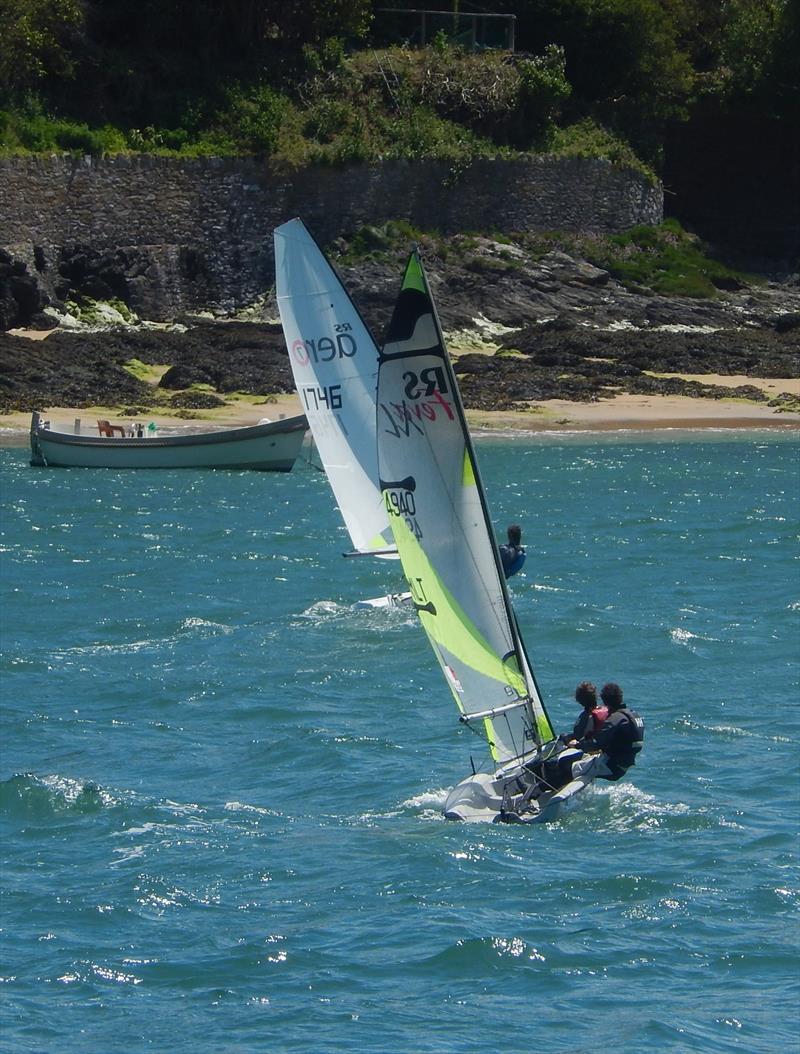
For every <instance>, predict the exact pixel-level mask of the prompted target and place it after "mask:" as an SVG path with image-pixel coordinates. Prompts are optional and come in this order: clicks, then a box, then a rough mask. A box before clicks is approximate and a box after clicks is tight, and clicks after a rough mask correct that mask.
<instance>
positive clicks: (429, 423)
mask: <svg viewBox="0 0 800 1054" xmlns="http://www.w3.org/2000/svg"><path fill="white" fill-rule="evenodd" d="M378 467H379V471H380V483H381V489H382V491H383V495H384V501H385V504H386V509H387V512H388V513H389V521H390V523H391V526H392V530H393V532H394V536H395V541H396V543H397V548H398V552H399V553H400V559H401V561H402V565H403V571H404V573H405V575H406V578H407V579H408V582H409V587H410V589H411V592H412V596H413V599H414V603H415V606H416V609H417V611H418V613H419V616H420V620H421V622H422V625H423V626H424V628H425V631H426V633H427V635H428V638H429V640H430V642H431V645H432V647H433V650H434V652H435V653H436V656H437V658H438V660H439V663H440V665H441V667H442V670H443V672H444V675H445V678H446V680H447V682H448V684H449V685H450V689H451V691H452V693H453V695H454V697H455V700H456V703H457V705H458V707H459V709H460V710H461V712H462V714H464V715H466V716H467V717H474V720H475V721H482V722H483V725H484V728H485V732H486V737H487V740H488V742H489V745H490V748H491V753H492V757H493V758H494V761H495V762H496V763H497V764H498V765H504V764H506V763H507V762H510V761H514V760H516V759H518V758H520V757H523V756H525V755H527V754H529V753H530V752H531V751H532V750H534V749H535V748H536V747H537V746H538V745H539V744H541V743H542V742H546V741H548V740H550V739H552V738H553V729H552V725H551V724H550V720H549V718H548V716H547V712H546V710H545V708H544V704H543V703H542V700H541V697H540V694H539V691H538V688H537V686H536V682H535V679H534V676H533V673H532V670H531V666H530V663H529V661H528V659H527V656H526V655H525V651H524V647H523V644H522V641H521V639H520V636H519V632H518V630H517V626H516V622H515V619H514V613H513V610H512V608H511V603H510V599H509V596H508V591H507V589H506V584H505V577H504V575H503V572H502V568H501V566H500V560H499V554H498V552H497V547H496V544H495V540H494V535H493V532H492V528H491V523H490V520H489V516H488V511H487V507H486V500H485V497H484V493H483V487H482V485H481V481H480V473H479V471H478V466H477V462H476V459H475V453H474V450H473V447H472V442H471V439H470V435H469V430H468V428H467V425H466V419H465V416H464V410H463V406H462V403H461V397H460V394H459V392H458V386H457V383H456V378H455V374H454V372H453V368H452V365H451V363H450V359H449V356H448V354H447V349H446V347H445V343H444V338H443V336H442V332H441V326H440V325H439V320H438V318H437V315H436V309H435V307H434V304H433V300H432V298H431V294H430V289H429V287H428V282H427V278H426V275H425V272H424V269H423V266H422V262H421V260H420V258H419V256H418V254H417V253H416V252H414V253H412V254H411V257H410V259H409V262H408V266H407V268H406V272H405V276H404V279H403V285H402V288H401V291H400V296H399V297H398V300H397V304H396V306H395V310H394V314H393V316H392V320H391V323H390V326H389V332H388V336H387V341H386V344H385V346H384V348H383V351H382V352H381V357H380V367H379V372H378Z"/></svg>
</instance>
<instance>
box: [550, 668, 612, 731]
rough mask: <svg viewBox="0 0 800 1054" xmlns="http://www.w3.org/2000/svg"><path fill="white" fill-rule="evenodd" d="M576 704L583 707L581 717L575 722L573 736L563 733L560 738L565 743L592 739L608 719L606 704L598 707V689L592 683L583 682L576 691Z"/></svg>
mask: <svg viewBox="0 0 800 1054" xmlns="http://www.w3.org/2000/svg"><path fill="white" fill-rule="evenodd" d="M575 702H576V703H580V704H581V706H582V707H583V709H582V710H581V713H580V716H579V717H578V720H577V721H576V722H575V727H574V728H573V729H572V734H571V735H569V734H567V733H562V735H561V736H559V738H560V739H563V740H565V741H568V740H570V739H574V740H579V739H592V738H593V737H594V735H595V734H596V733H597V732H599V731H600V728H601V727H602V725H603V722H604V721H605V719H606V718H607V717H608V707H607V706H606V705H605V703H601V704H600V705H598V703H597V689H596V688H595V686H594V685H593V684H592V682H591V681H581V683H580V684H579V685H578V687H577V688H576V689H575Z"/></svg>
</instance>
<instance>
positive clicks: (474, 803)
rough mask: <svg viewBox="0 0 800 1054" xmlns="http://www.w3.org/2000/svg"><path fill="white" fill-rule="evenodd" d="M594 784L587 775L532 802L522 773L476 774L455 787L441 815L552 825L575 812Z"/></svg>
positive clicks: (527, 782)
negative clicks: (585, 793) (580, 798)
mask: <svg viewBox="0 0 800 1054" xmlns="http://www.w3.org/2000/svg"><path fill="white" fill-rule="evenodd" d="M593 781H594V775H593V773H592V772H591V771H590V772H588V773H585V774H584V775H581V776H579V777H578V778H577V779H573V780H572V782H570V783H567V784H566V785H565V786H564V787H560V788H559V789H558V790H557V791H547V792H546V793H544V794H541V795H540V796H539V797H536V798H533V797H528V795H527V794H526V790H527V789H528V788H529V787H530V778H529V777H527V774H526V773H525V772H524V770H522V769H518V770H515V771H514V772H512V773H510V774H507V775H503V776H502V777H500V778H497V777H495V776H492V775H491V774H490V773H488V772H477V773H475V775H474V776H468V777H467V778H466V779H464V780H462V781H461V782H460V783H458V784H456V786H455V787H454V788H453V789H452V790H451V791H450V793H449V794H448V796H447V800H446V801H445V804H444V810H443V811H444V815H445V818H446V819H448V820H463V821H466V822H468V823H553V822H554V821H555V820H560V819H561V818H562V817H563V816H566V814H567V813H568V812H571V811H572V810H573V809H574V808H575V806H576V805H577V803H578V799H579V797H580V795H581V794H582V793H583V791H585V790H586V788H587V787H588V786H590V784H591V783H592V782H593Z"/></svg>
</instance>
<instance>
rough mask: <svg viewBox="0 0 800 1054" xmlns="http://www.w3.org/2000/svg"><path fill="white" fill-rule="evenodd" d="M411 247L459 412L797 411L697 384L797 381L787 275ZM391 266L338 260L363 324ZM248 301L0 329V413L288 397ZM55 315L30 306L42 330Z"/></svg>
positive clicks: (498, 246) (378, 301)
mask: <svg viewBox="0 0 800 1054" xmlns="http://www.w3.org/2000/svg"><path fill="white" fill-rule="evenodd" d="M454 241H455V242H457V239H454ZM457 247H458V246H457ZM423 249H424V252H425V260H426V268H427V270H428V275H429V279H430V281H431V285H432V288H433V292H434V296H435V298H436V301H437V305H438V308H439V312H440V316H441V321H442V325H443V328H444V329H445V332H446V333H447V334H448V338H449V341H450V345H451V350H453V352H454V354H455V356H456V357H457V367H456V368H457V372H458V374H459V377H460V381H461V389H462V394H463V397H464V402H465V405H466V406H467V408H468V409H472V410H480V411H486V412H492V411H513V412H524V411H525V410H530V409H531V407H532V406H533V405H535V404H541V403H547V402H548V401H549V400H567V401H571V402H576V403H587V402H589V403H592V402H598V401H601V400H610V399H614V398H615V397H618V396H619V395H621V394H627V395H639V396H651V395H661V396H676V395H677V396H688V397H691V398H702V399H731V398H736V399H741V400H746V401H748V402H755V403H764V404H765V405H766V406H769V407H770V408H771V409H772V411H773V412H774V413H775V414H781V413H784V414H785V413H787V412H788V413H790V414H791V416H794V415H795V414H796V413H797V412H798V411H800V400H798V395H797V392H796V391H792V390H787V391H781V390H780V384H778V386H777V388H778V390H777V391H775V390H773V391H771V392H766V391H765V390H764V386H763V385H761V386H759V385H757V384H749V383H743V384H739V385H736V386H735V387H733V388H732V387H731V386H730V385H726V384H719V383H705V382H704V381H703V380H702V379H697V378H704V377H709V376H710V375H718V376H723V377H724V376H736V377H739V376H741V377H744V378H754V379H755V378H774V379H776V380H778V381H779V380H780V379H797V378H800V279H798V278H797V276H794V277H791V278H786V279H784V280H782V281H774V280H773V281H768V280H764V281H753V282H752V283H750V284H747V285H741V287H740V288H732V289H721V290H719V291H718V294H717V296H715V297H714V298H711V299H702V300H700V299H690V298H687V297H664V296H657V295H655V294H653V293H652V292H649V291H647V290H637V291H631V290H630V289H628V288H625V287H624V286H623V285H621V284H620V283H619V282H617V281H616V280H615V279H613V278H612V277H611V276H610V275H609V274H608V272H606V271H603V270H601V269H599V268H597V267H594V266H592V265H591V264H589V263H588V262H586V261H585V260H581V259H579V258H576V257H575V256H571V255H569V254H567V253H566V252H562V251H559V250H553V251H551V252H549V253H547V254H545V255H544V256H542V257H540V258H536V257H534V256H533V255H527V254H526V253H525V252H524V251H523V250H522V249H520V248H518V247H517V246H510V245H509V244H507V243H499V242H495V241H493V240H492V239H490V238H473V239H471V240H470V243H469V251H468V252H467V251H464V249H463V246H461V247H460V251H459V252H458V253H456V252H455V251H452V249H451V251H448V252H447V253H446V257H445V256H442V255H438V254H437V252H436V250H435V249H434V247H433V246H423ZM344 259H346V258H344ZM403 261H404V254H403V253H400V252H398V253H396V254H394V255H392V254H391V253H387V252H381V253H380V254H379V255H376V256H375V257H373V258H371V259H370V258H368V259H362V260H361V261H359V262H358V263H355V264H347V263H338V262H337V267H338V269H339V271H340V273H341V275H342V278H343V280H344V282H345V284H346V286H347V288H348V290H349V292H350V293H351V295H352V296H353V298H354V300H355V302H356V303H357V305H358V306H359V309H360V310H361V311H362V314H363V315H364V317H365V318H366V320H367V322H368V324H369V325H370V327H371V328H372V330H373V332H374V333H375V334H376V335H380V334H382V332H383V330H384V328H385V325H386V323H387V321H388V318H389V315H390V313H391V308H392V305H393V303H394V300H395V298H396V295H397V288H398V283H399V276H400V273H401V271H402V266H403ZM260 311H261V317H262V318H263V319H269V320H270V321H257V322H253V321H243V320H241V319H239V320H222V319H202V318H185V319H180V320H176V323H177V324H176V325H172V326H166V327H159V328H150V327H145V326H142V325H134V326H116V327H112V328H103V329H99V330H95V331H92V330H91V329H90V328H81V329H77V330H68V329H66V328H65V327H64V326H63V325H61V326H57V327H56V328H55V329H54V330H53V331H51V332H50V333H49V334H48V335H47V338H46V339H43V340H36V341H34V340H30V339H26V338H25V337H23V336H20V335H18V334H16V333H14V332H6V333H1V334H0V414H9V413H13V412H21V411H24V412H27V411H31V410H34V409H41V408H44V407H53V406H69V407H95V406H106V407H110V408H115V409H116V412H118V413H120V414H124V415H126V416H135V415H136V414H147V413H151V414H152V413H153V412H155V411H159V412H161V413H167V414H171V415H173V416H176V417H178V418H180V417H184V418H192V417H197V416H202V414H203V413H204V412H205V411H211V410H213V409H214V408H215V407H220V406H223V405H224V404H225V403H226V401H228V400H230V399H231V398H232V397H233V393H240V395H245V396H248V397H251V398H253V399H255V400H257V399H259V398H261V399H268V398H270V397H274V396H278V395H281V394H285V393H291V392H293V391H294V385H293V381H292V376H291V370H290V368H289V363H288V358H287V355H286V349H285V345H284V342H283V335H282V331H281V328H280V325H279V324H278V323H277V321H275V320H276V319H277V309H276V306H275V302H274V294H273V293H268V294H267V296H266V297H265V300H264V303H263V304H262V305H261V307H260ZM52 321H53V320H52V317H51V316H49V315H43V316H40V315H38V314H36V313H34V323H35V324H38V325H39V326H42V327H44V326H46V325H50V324H52ZM132 363H133V366H132V365H131V364H132ZM671 375H688V377H687V376H671ZM690 378H691V379H690ZM772 387H773V389H774V388H775V386H774V385H773V386H772ZM787 388H796V386H794V385H787ZM1 423H2V418H0V424H1Z"/></svg>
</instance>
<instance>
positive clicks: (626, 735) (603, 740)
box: [569, 681, 644, 781]
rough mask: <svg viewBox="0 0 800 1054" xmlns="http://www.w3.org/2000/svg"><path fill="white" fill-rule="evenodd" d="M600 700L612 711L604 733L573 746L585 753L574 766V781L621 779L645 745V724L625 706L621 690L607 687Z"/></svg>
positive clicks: (612, 686)
mask: <svg viewBox="0 0 800 1054" xmlns="http://www.w3.org/2000/svg"><path fill="white" fill-rule="evenodd" d="M600 698H601V699H602V700H603V702H604V703H605V705H606V706H607V707H608V711H609V714H608V717H607V718H606V720H605V721H604V722H603V725H602V727H601V728H600V731H599V732H596V733H595V734H594V735H593V736H592V737H589V736H583V738H581V739H579V740H577V741H574V740H573V741H571V742H570V743H569V746H575V747H577V748H578V749H579V750H582V751H584V752H585V753H584V756H583V757H581V758H579V759H578V760H577V761H576V762H575V763H574V764H573V766H572V776H573V778H575V777H577V776H581V775H584V774H585V773H587V772H591V773H592V774H593V775H594V776H596V777H598V778H599V779H603V780H611V781H614V780H618V779H621V778H622V777H623V776H624V775H625V773H626V772H627V771H628V769H629V768H631V766H632V765H635V764H636V755H637V754H638V753H639V751H640V750H641V749H642V746H643V745H644V721H643V720H642V718H641V717H640V716H639V715H638V714H637V713H636V711H635V710H631V709H629V708H628V707H627V706H626V705H625V703H624V701H623V697H622V689H621V688H620V686H619V685H618V684H614V683H613V681H612V682H609V683H608V684H606V685H603V689H602V691H601V692H600Z"/></svg>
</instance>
